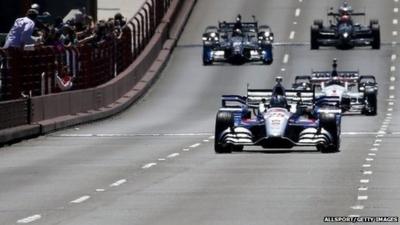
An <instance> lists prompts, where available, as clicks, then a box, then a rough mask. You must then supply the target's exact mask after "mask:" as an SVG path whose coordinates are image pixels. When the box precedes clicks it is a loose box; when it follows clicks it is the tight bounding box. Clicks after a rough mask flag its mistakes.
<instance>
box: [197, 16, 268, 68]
mask: <svg viewBox="0 0 400 225" xmlns="http://www.w3.org/2000/svg"><path fill="white" fill-rule="evenodd" d="M253 19H254V22H242V21H241V16H240V15H238V16H237V18H236V22H225V21H224V22H219V23H218V27H216V26H209V27H207V28H206V30H205V32H204V34H203V64H204V65H210V64H213V63H214V62H229V63H231V64H238V65H241V64H244V63H246V62H254V61H261V62H262V63H263V64H267V65H270V64H272V62H273V56H272V42H273V41H274V34H273V32H272V31H271V28H270V27H269V26H267V25H261V26H258V22H257V21H256V19H255V17H254V16H253Z"/></svg>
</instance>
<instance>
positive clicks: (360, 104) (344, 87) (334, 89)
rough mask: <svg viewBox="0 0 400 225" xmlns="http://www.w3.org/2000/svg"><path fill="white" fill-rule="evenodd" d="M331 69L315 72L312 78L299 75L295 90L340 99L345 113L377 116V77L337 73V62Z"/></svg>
mask: <svg viewBox="0 0 400 225" xmlns="http://www.w3.org/2000/svg"><path fill="white" fill-rule="evenodd" d="M332 67H333V69H332V71H313V72H312V74H311V75H301V76H296V78H295V82H294V84H293V88H294V89H296V90H311V89H314V90H315V96H316V97H317V98H318V97H322V96H325V97H328V98H329V97H338V98H339V105H338V107H339V108H340V109H341V110H342V113H344V114H354V113H356V114H364V115H368V116H374V115H376V114H377V110H378V98H377V96H378V83H377V82H376V79H375V77H374V76H372V75H360V73H359V71H337V60H336V59H334V60H333V64H332ZM335 104H336V103H335Z"/></svg>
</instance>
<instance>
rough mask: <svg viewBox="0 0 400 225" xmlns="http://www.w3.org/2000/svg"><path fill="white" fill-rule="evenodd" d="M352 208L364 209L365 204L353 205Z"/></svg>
mask: <svg viewBox="0 0 400 225" xmlns="http://www.w3.org/2000/svg"><path fill="white" fill-rule="evenodd" d="M350 208H351V209H355V210H362V209H364V206H363V205H355V206H352V207H350Z"/></svg>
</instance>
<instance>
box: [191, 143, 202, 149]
mask: <svg viewBox="0 0 400 225" xmlns="http://www.w3.org/2000/svg"><path fill="white" fill-rule="evenodd" d="M200 145H201V144H200V143H196V144H194V145H191V146H189V148H197V147H199V146H200Z"/></svg>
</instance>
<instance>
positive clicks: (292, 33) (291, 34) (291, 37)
mask: <svg viewBox="0 0 400 225" xmlns="http://www.w3.org/2000/svg"><path fill="white" fill-rule="evenodd" d="M295 34H296V32H295V31H294V30H292V31H290V35H289V39H290V40H293V39H294V35H295Z"/></svg>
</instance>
